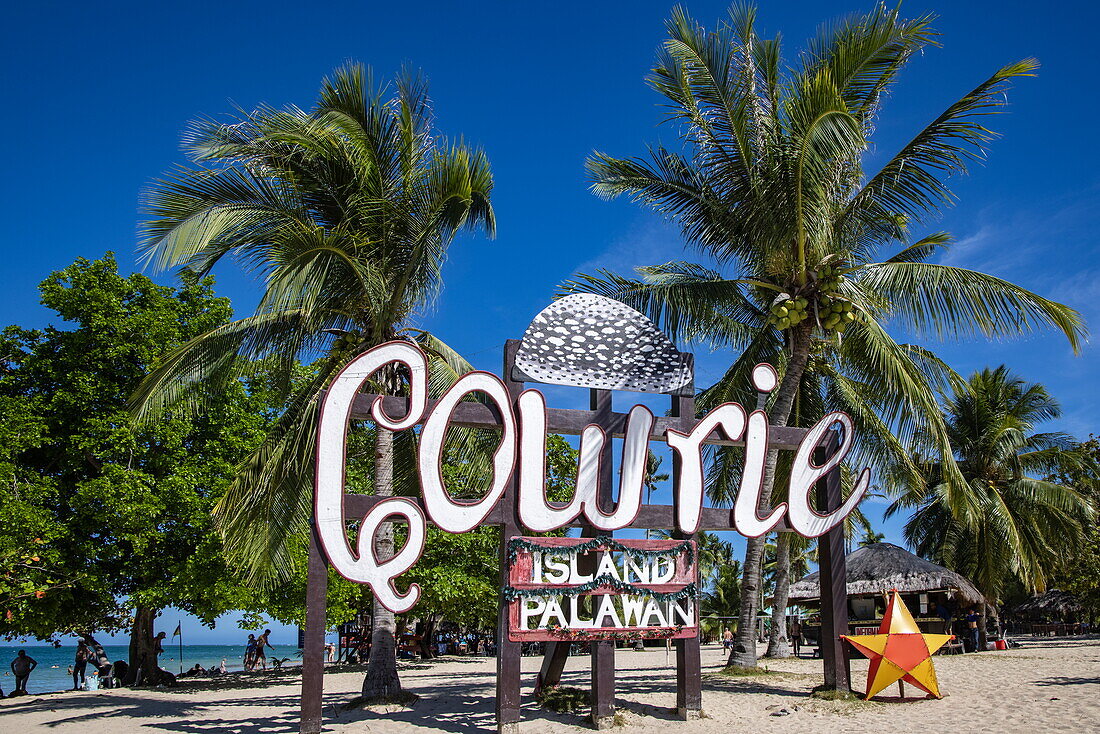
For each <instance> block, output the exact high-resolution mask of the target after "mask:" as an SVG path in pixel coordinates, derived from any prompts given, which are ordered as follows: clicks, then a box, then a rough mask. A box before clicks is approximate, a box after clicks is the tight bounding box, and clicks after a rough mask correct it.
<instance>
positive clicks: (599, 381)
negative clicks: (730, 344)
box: [515, 293, 692, 393]
mask: <svg viewBox="0 0 1100 734" xmlns="http://www.w3.org/2000/svg"><path fill="white" fill-rule="evenodd" d="M516 372H517V374H516V375H515V377H516V379H517V380H522V381H524V382H542V383H547V384H551V385H568V386H570V387H587V388H595V389H601V390H626V391H630V392H651V393H675V392H677V391H679V390H680V389H681V388H683V387H684V386H685V385H687V384H688V383H690V382H691V379H692V375H691V368H690V366H689V364H688V363H687V361H686V359H685V357H684V355H682V354H681V353H680V351H679V350H677V349H676V347H675V346H674V345H673V343H672V342H671V341H670V340H669V338H668V337H667V336H665V335H664V333H663V332H662V331H661V330H660V329H658V328H657V325H656V324H654V323H653V322H652V321H650V320H649V319H648V318H647V317H646V316H644V315H643V314H640V313H638V312H637V311H635V310H634V309H632V308H630V307H629V306H627V305H626V304H624V303H620V302H619V301H616V300H614V299H611V298H607V297H606V296H599V295H595V294H591V293H578V294H574V295H570V296H566V297H565V298H561V299H559V300H557V301H554V303H552V304H550V305H549V306H547V307H546V308H544V309H543V310H542V311H540V312H539V314H538V315H537V316H535V319H534V321H532V322H531V325H530V326H528V327H527V331H526V332H525V333H524V335H523V340H522V341H521V342H520V347H519V352H518V353H517V354H516Z"/></svg>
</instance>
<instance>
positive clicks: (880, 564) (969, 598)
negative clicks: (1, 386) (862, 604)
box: [789, 543, 983, 604]
mask: <svg viewBox="0 0 1100 734" xmlns="http://www.w3.org/2000/svg"><path fill="white" fill-rule="evenodd" d="M846 565H847V572H846V573H845V575H844V579H845V586H846V589H847V593H848V596H849V597H859V596H876V597H881V596H883V595H884V594H887V593H890V592H892V591H895V590H896V591H900V592H901V593H903V594H912V593H917V592H934V591H946V592H950V593H951V595H952V596H953V597H954V598H955V599H956V600H957V601H959V602H961V603H963V604H980V603H981V602H982V600H983V597H982V594H981V592H980V591H978V589H977V588H975V586H974V584H972V583H970V582H969V581H968V580H967V579H966V578H965V577H963V576H962V575H961V574H958V573H955V572H954V571H952V570H950V569H948V568H944V567H943V566H937V565H936V564H935V563H932V562H931V561H926V560H925V559H923V558H921V557H920V556H917V555H914V554H912V553H910V552H909V551H907V550H905V549H904V548H899V547H898V546H896V545H894V544H893V543H873V544H871V545H868V546H864V547H863V548H860V549H859V550H856V551H854V552H852V553H849V554H848V555H847V556H846ZM820 595H821V589H820V582H819V574H818V572H816V571H815V572H814V573H811V574H809V575H808V576H805V577H803V578H802V579H801V580H799V581H798V582H797V583H795V584H793V585H792V586H791V591H790V597H789V598H790V602H791V603H792V604H805V603H807V602H811V603H814V602H816V601H817V599H819V598H820Z"/></svg>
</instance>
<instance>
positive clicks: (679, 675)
mask: <svg viewBox="0 0 1100 734" xmlns="http://www.w3.org/2000/svg"><path fill="white" fill-rule="evenodd" d="M684 359H685V360H686V361H687V364H688V369H689V370H690V374H692V375H694V374H695V365H694V355H691V354H685V355H684ZM672 417H674V418H680V419H681V420H682V423H683V426H684V428H681V429H680V430H682V431H683V432H685V433H687V432H688V431H690V430H691V429H690V426H691V425H693V424H694V423H695V380H694V378H693V379H692V381H691V382H689V383H688V384H687V385H685V386H684V388H683V389H682V390H681V391H680V394H678V395H673V396H672ZM681 463H682V462H681V459H680V454H679V452H676V451H673V452H672V496H673V503H674V506H675V503H677V502H679V498H680V464H681ZM674 512H675V510H674ZM673 537H675V538H680V539H683V540H687V539H691V538H694V537H695V534H694V533H681V532H679V531H677V532H674V533H673ZM696 603H698V600H696ZM696 613H697V614H698V610H696ZM666 649H667V648H666ZM666 654H667V653H666ZM701 657H702V653H701V650H700V646H699V637H698V635H697V636H695V637H689V638H687V639H683V640H676V714H677V715H678V716H679V717H680V718H681V719H683V720H684V721H690V720H692V719H699V718H701V717H702V715H703V690H702V660H701Z"/></svg>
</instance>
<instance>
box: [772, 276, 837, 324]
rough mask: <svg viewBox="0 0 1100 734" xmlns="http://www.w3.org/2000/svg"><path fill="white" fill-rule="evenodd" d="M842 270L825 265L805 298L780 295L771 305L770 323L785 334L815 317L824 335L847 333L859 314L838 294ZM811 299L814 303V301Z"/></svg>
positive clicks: (786, 294) (787, 294)
mask: <svg viewBox="0 0 1100 734" xmlns="http://www.w3.org/2000/svg"><path fill="white" fill-rule="evenodd" d="M840 279H841V270H840V268H839V267H835V266H833V265H823V266H821V267H820V268H819V269H818V270H817V273H816V278H815V281H814V283H813V285H812V286H811V288H812V292H808V293H807V295H808V296H810V298H807V297H805V296H802V295H797V294H795V295H792V294H790V293H780V294H779V295H778V296H776V298H775V300H774V301H772V304H771V308H770V313H769V314H768V323H769V324H771V325H772V326H774V327H775V328H777V329H779V330H780V331H783V330H785V329H789V328H791V327H792V326H796V325H797V324H799V323H801V322H802V321H805V320H806V319H808V318H810V317H811V316H814V315H816V317H817V324H818V325H819V326H820V327H821V329H823V330H824V331H835V332H838V333H844V330H845V329H847V328H848V325H849V324H850V323H852V322H853V321H855V320H856V319H857V318H858V317H859V314H858V312H857V311H856V309H855V305H854V304H853V303H852V302H851V301H849V300H848V299H847V298H844V297H843V296H841V295H840V294H839V289H840ZM811 299H812V301H811Z"/></svg>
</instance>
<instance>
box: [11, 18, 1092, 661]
mask: <svg viewBox="0 0 1100 734" xmlns="http://www.w3.org/2000/svg"><path fill="white" fill-rule="evenodd" d="M671 5H672V3H671V2H668V1H667V0H666V1H664V2H646V1H639V0H632V1H630V2H599V3H593V2H586V3H575V2H562V3H540V4H535V3H509V2H492V1H489V0H486V1H485V2H480V3H453V2H420V3H390V2H386V3H382V2H362V1H361V2H341V3H326V2H316V3H308V4H307V3H293V4H288V3H272V2H267V3H255V2H237V3H224V2H219V3H203V2H190V3H187V4H174V5H170V4H167V3H111V4H99V5H97V4H76V3H65V2H39V3H21V4H18V5H15V6H13V7H11V8H8V9H7V11H6V21H7V22H6V23H5V24H4V26H3V28H2V29H0V40H2V43H0V57H2V60H3V68H4V70H5V73H4V83H3V92H4V98H5V99H6V100H7V109H6V114H5V115H3V117H2V118H0V132H2V136H0V140H2V141H3V142H2V143H0V145H2V146H3V153H4V162H5V164H6V166H7V169H8V171H9V174H8V175H7V176H4V177H3V178H2V180H0V202H2V204H0V206H2V207H3V212H4V219H5V221H6V222H8V224H7V225H6V227H5V230H4V234H3V239H2V243H3V244H2V246H3V248H4V255H5V257H3V258H2V259H0V268H2V271H0V272H2V278H3V283H4V285H5V288H4V292H3V299H4V300H3V312H2V318H0V321H3V323H5V324H7V323H17V324H21V325H24V326H40V325H43V324H45V323H46V322H47V320H48V318H49V313H48V312H47V311H46V310H45V309H44V308H42V307H41V306H40V305H39V304H38V294H37V290H36V286H37V283H38V282H39V281H40V280H42V279H43V278H44V277H45V276H46V274H47V273H48V272H50V271H51V270H55V269H58V268H61V267H64V266H65V265H67V264H69V263H70V262H72V260H73V259H74V258H76V257H78V256H84V257H89V258H94V257H98V256H101V255H102V254H103V253H104V251H106V250H114V251H116V252H117V253H118V257H119V260H120V262H121V263H122V265H123V267H124V268H134V269H136V268H137V267H138V265H137V263H136V262H135V259H134V245H135V229H136V223H137V221H138V219H139V217H140V209H139V195H140V192H141V191H142V189H143V188H144V187H146V186H147V185H148V184H149V182H150V181H151V180H152V179H153V178H155V177H156V176H157V175H158V174H160V173H161V172H163V171H165V170H167V169H168V168H169V167H170V166H172V165H174V164H176V163H178V162H181V161H182V156H181V154H180V152H179V138H180V133H181V132H182V131H183V129H184V127H185V125H186V124H187V122H188V121H189V120H192V119H194V118H196V117H198V116H203V115H220V114H225V113H229V112H232V111H233V109H234V107H235V106H238V105H239V106H240V107H243V108H245V109H249V108H252V107H254V106H255V105H257V104H259V103H269V104H274V105H282V104H286V103H295V104H298V105H301V106H308V105H309V104H310V103H311V102H312V101H313V97H314V94H315V91H316V88H317V85H318V82H319V80H320V79H321V77H322V76H324V75H325V74H326V73H328V72H330V71H331V70H332V69H333V68H334V67H336V66H338V65H340V64H341V63H343V62H344V61H346V60H348V59H353V60H358V61H362V62H364V63H367V64H370V65H372V66H373V67H374V69H375V70H376V72H377V74H378V75H379V76H380V77H387V76H390V75H392V73H393V72H394V71H395V70H397V69H398V68H399V67H400V65H401V64H402V63H405V62H411V63H412V64H413V65H415V66H419V67H420V68H422V69H423V70H424V71H425V72H426V74H427V75H428V76H429V78H430V80H431V84H432V96H433V99H434V102H435V107H436V111H437V116H438V122H439V127H440V129H441V130H442V131H443V132H445V133H446V134H448V135H454V136H457V135H460V134H461V135H464V136H465V137H466V138H467V139H468V140H470V141H473V142H475V143H478V144H480V145H482V146H483V147H484V148H485V149H486V151H487V153H488V155H489V158H490V160H491V161H492V165H493V169H494V173H495V176H496V190H495V193H494V205H495V207H496V212H497V217H498V222H499V236H498V237H497V238H496V239H495V240H493V241H489V240H485V239H483V238H478V237H472V236H468V237H463V238H462V239H460V240H459V241H457V242H456V243H455V245H454V246H453V248H452V251H451V259H450V261H449V263H448V264H447V268H446V288H445V290H444V292H443V294H442V296H441V298H440V299H439V302H438V304H437V305H436V309H435V310H434V312H432V313H430V314H427V315H425V317H424V319H423V323H424V324H425V326H427V327H428V328H430V329H432V330H433V331H435V332H436V333H437V334H439V335H440V336H441V337H442V338H444V339H445V340H447V341H449V342H450V343H451V344H452V345H453V346H455V347H457V348H458V349H459V350H460V351H462V352H463V353H464V354H466V355H468V356H469V357H470V358H471V360H472V361H473V362H474V363H475V364H476V365H477V366H478V367H480V368H484V369H491V370H497V369H499V365H500V347H501V344H502V343H503V341H504V340H505V339H507V338H512V337H519V336H520V335H521V334H522V333H523V330H524V328H525V327H526V325H527V323H528V322H529V321H530V319H531V317H532V316H533V315H534V314H535V313H536V312H537V311H538V310H539V309H541V308H542V307H543V306H545V305H546V304H547V303H548V302H549V300H550V298H551V296H552V294H553V292H554V290H555V287H556V286H557V285H558V284H559V283H560V282H561V281H562V280H564V279H566V278H567V277H569V276H570V275H571V274H572V273H574V272H578V271H582V272H583V271H591V270H593V269H594V268H596V267H609V268H612V269H616V270H620V271H624V270H626V269H628V268H630V267H632V266H634V265H640V264H649V263H658V262H663V261H666V260H669V259H674V258H679V257H682V256H683V247H682V243H681V240H680V238H679V236H678V234H677V232H676V230H675V229H674V228H671V227H669V226H667V225H665V224H664V223H662V222H661V221H660V220H658V219H656V218H655V217H654V216H652V215H651V214H649V213H647V212H646V211H644V210H642V209H640V208H638V207H636V206H634V205H631V204H630V203H629V202H626V201H615V202H605V201H601V200H599V199H597V198H596V197H594V196H593V195H591V193H589V191H588V190H587V182H586V180H585V176H584V169H583V163H584V159H585V157H586V156H587V155H588V154H589V153H590V152H591V151H592V150H593V149H599V150H603V151H606V152H609V153H612V154H616V155H624V156H628V155H637V154H640V153H641V152H642V149H643V144H645V143H647V142H651V141H657V140H663V141H665V142H668V143H672V142H674V136H675V133H674V131H673V130H671V129H670V128H668V127H658V124H657V123H658V121H659V119H660V117H661V113H660V110H659V109H658V104H659V99H658V98H657V96H656V95H655V94H654V93H653V92H651V91H650V90H649V89H648V88H647V87H646V86H645V84H644V83H643V77H644V75H645V74H646V72H647V71H648V70H649V68H650V66H651V64H652V61H653V57H654V51H655V49H656V48H657V47H658V45H659V44H660V42H661V40H662V38H663V25H662V24H663V21H664V19H665V18H666V17H667V16H668V11H669V8H670V7H671ZM687 6H688V7H689V8H690V10H691V12H692V13H693V14H694V15H695V16H696V17H697V18H698V19H700V20H701V21H703V22H705V23H707V24H713V23H714V21H715V20H717V19H718V18H720V17H722V16H723V15H724V13H725V11H726V8H727V7H728V6H727V5H726V4H725V3H723V2H702V1H696V2H690V3H687ZM869 7H870V3H868V2H855V1H852V2H782V3H778V2H765V3H762V7H761V10H760V27H761V29H762V30H763V31H764V32H766V33H773V32H776V31H778V32H781V33H782V34H783V36H784V38H785V40H786V44H787V46H786V47H787V54H788V57H790V56H791V55H792V54H793V52H794V51H795V50H796V49H797V48H798V47H799V45H800V44H801V42H802V39H804V38H806V37H808V36H810V35H811V34H812V33H813V32H814V30H815V28H816V26H817V25H818V24H819V23H820V22H821V21H823V20H826V19H829V18H832V17H836V16H838V15H841V14H844V13H847V12H851V11H856V10H863V9H866V8H869ZM904 9H905V13H906V14H907V15H910V16H915V15H918V14H921V13H924V12H928V11H931V12H935V13H937V14H938V15H939V16H940V19H939V20H938V21H937V23H936V27H937V29H938V30H939V31H940V32H941V33H942V34H943V35H942V39H941V40H942V42H943V48H939V49H930V50H928V51H927V52H926V53H924V54H923V55H922V56H920V57H918V58H916V59H914V61H913V62H912V63H911V64H910V67H909V68H908V69H907V70H906V71H905V72H904V74H903V75H902V77H901V81H900V83H899V84H898V86H897V87H896V90H895V92H894V93H893V95H892V96H891V97H890V98H889V99H887V100H886V106H885V110H884V114H883V117H882V120H881V123H880V124H879V127H878V133H877V136H876V137H877V144H878V148H877V151H878V152H879V153H881V154H883V155H885V154H888V153H890V152H892V151H893V150H894V149H896V148H897V147H899V146H900V145H901V144H903V143H904V142H905V141H906V140H907V139H908V138H909V137H910V136H911V135H912V134H914V133H915V132H916V131H917V130H919V129H920V127H921V126H922V125H923V124H924V123H926V122H927V121H928V120H930V119H931V118H932V117H933V116H934V115H935V114H937V113H938V112H940V111H941V110H942V109H943V108H944V107H946V106H947V105H948V104H950V103H951V102H952V101H954V100H955V99H957V98H958V97H960V96H961V95H962V94H964V93H965V92H966V91H967V90H969V89H970V88H972V87H973V86H975V85H976V84H977V83H978V82H980V81H981V80H983V79H985V78H986V77H987V76H989V75H990V74H991V73H992V72H993V71H994V70H995V69H996V68H998V67H1000V66H1002V65H1004V64H1006V63H1009V62H1012V61H1015V60H1017V59H1020V58H1023V57H1026V56H1035V57H1038V58H1039V59H1040V61H1041V62H1042V64H1043V66H1042V69H1041V71H1040V74H1039V76H1038V77H1037V78H1035V79H1025V80H1021V81H1019V82H1018V83H1017V85H1016V88H1015V89H1014V90H1013V91H1012V92H1011V93H1010V95H1009V99H1010V101H1011V107H1010V113H1009V114H1007V115H1003V116H1000V117H998V118H996V119H994V120H993V121H992V122H993V127H995V129H997V130H998V131H1000V132H1002V133H1003V134H1004V137H1003V139H1001V140H999V141H997V142H996V143H995V144H993V146H992V151H991V155H990V157H989V160H988V162H987V163H985V164H984V165H981V166H976V167H975V168H974V169H973V171H972V175H971V176H970V177H968V178H960V179H956V180H955V181H954V182H953V188H954V190H955V191H956V193H957V194H958V195H959V198H960V202H959V204H958V206H957V207H955V208H954V209H952V210H950V211H949V212H947V214H946V215H945V217H944V218H943V221H942V222H941V223H940V224H939V225H938V226H935V227H934V228H935V229H940V228H943V229H947V230H949V231H951V232H953V233H954V234H955V236H956V237H957V239H958V244H957V245H956V246H955V248H954V249H953V250H952V252H951V253H950V254H948V255H947V256H946V257H947V260H948V261H950V262H951V263H952V264H956V265H960V266H964V267H973V268H980V269H983V270H986V271H988V272H992V273H994V274H996V275H1000V276H1003V277H1006V278H1009V279H1012V280H1014V281H1015V282H1017V283H1020V284H1022V285H1024V286H1026V287H1028V288H1031V289H1034V290H1036V291H1038V292H1040V293H1042V294H1044V295H1047V296H1050V297H1054V298H1056V299H1059V300H1061V301H1063V302H1066V303H1068V304H1070V305H1072V306H1074V307H1076V308H1078V309H1080V310H1081V311H1082V312H1083V313H1084V315H1085V316H1086V318H1087V319H1088V320H1089V322H1090V324H1092V325H1093V328H1094V329H1096V328H1097V327H1096V324H1097V323H1100V306H1098V304H1100V278H1098V277H1097V276H1098V275H1100V258H1098V257H1097V255H1098V248H1100V245H1098V243H1097V237H1096V235H1095V234H1094V233H1095V231H1096V227H1097V224H1098V223H1100V213H1098V212H1097V207H1096V204H1095V202H1096V200H1097V193H1098V188H1100V176H1098V174H1097V172H1096V171H1097V167H1096V162H1097V155H1096V153H1095V150H1094V147H1093V141H1092V140H1091V137H1090V134H1089V133H1088V130H1090V129H1093V127H1094V125H1093V124H1092V123H1089V122H1088V120H1090V119H1092V120H1095V119H1096V118H1097V111H1098V110H1097V99H1096V96H1095V82H1094V81H1092V82H1090V81H1089V80H1090V79H1094V76H1093V70H1094V68H1095V62H1094V59H1093V58H1092V49H1093V48H1094V46H1095V39H1094V38H1093V33H1094V29H1095V28H1096V27H1097V23H1096V21H1097V20H1098V19H1100V18H1098V15H1100V12H1098V11H1097V10H1096V9H1095V6H1093V5H1091V4H1087V3H1084V2H1062V3H1047V4H1042V5H1036V4H1034V3H1024V2H1018V1H1016V0H1013V1H1010V2H1005V1H999V2H992V1H983V2H952V3H947V2H939V3H929V2H909V3H906V5H905V6H904ZM930 229H931V228H930ZM217 275H218V278H219V291H220V292H221V293H223V294H225V295H229V296H231V297H232V298H233V300H234V303H235V305H236V307H237V309H238V311H239V312H242V313H243V312H246V311H247V310H248V309H249V308H250V307H251V306H252V305H253V304H254V302H255V298H256V294H257V286H256V284H255V283H253V282H251V281H249V280H247V279H246V278H244V277H242V276H241V275H239V274H238V273H236V272H235V271H233V270H232V269H229V268H226V269H223V270H221V271H220V272H218V273H217ZM165 279H166V282H167V280H168V278H167V276H166V277H165ZM938 349H939V352H940V354H941V355H943V356H944V357H945V358H946V359H947V360H948V362H949V363H950V364H952V366H954V367H955V368H956V369H957V370H959V371H960V372H963V373H968V372H970V371H972V370H974V369H977V368H980V367H983V366H985V365H996V364H1000V363H1002V362H1004V363H1008V364H1009V365H1011V366H1012V367H1013V368H1014V369H1015V370H1017V371H1018V372H1019V373H1020V374H1021V375H1022V376H1024V377H1025V378H1027V379H1030V380H1037V381H1041V382H1043V383H1045V384H1046V385H1047V386H1048V387H1049V388H1050V389H1051V391H1052V392H1053V393H1054V394H1055V395H1056V396H1057V397H1058V398H1059V399H1061V401H1062V402H1063V405H1064V407H1065V412H1066V415H1065V418H1064V419H1063V420H1061V421H1059V422H1058V424H1057V427H1058V428H1061V429H1063V430H1067V431H1070V432H1071V433H1074V434H1076V435H1078V436H1081V437H1084V436H1086V435H1087V434H1088V433H1089V432H1090V431H1093V430H1096V429H1095V427H1094V426H1095V425H1096V421H1095V419H1094V418H1093V416H1094V415H1095V413H1096V410H1097V408H1098V403H1100V399H1098V396H1097V391H1096V389H1095V388H1094V386H1093V380H1092V376H1093V375H1094V374H1095V373H1096V370H1097V367H1098V366H1100V365H1098V362H1100V360H1098V355H1097V352H1096V349H1095V348H1094V347H1092V346H1088V347H1086V348H1085V350H1084V353H1083V354H1082V355H1081V356H1079V357H1074V356H1072V355H1071V353H1070V350H1069V349H1068V347H1067V346H1066V345H1065V343H1064V340H1060V339H1058V338H1055V337H1053V336H1042V335H1040V336H1035V337H1032V338H1029V339H1026V340H1022V341H1013V342H1004V343H993V344H989V343H966V344H949V345H944V346H941V347H938ZM731 357H732V355H728V354H713V355H709V354H708V355H704V354H700V358H699V364H700V369H699V375H698V382H699V383H700V384H705V383H707V382H708V381H709V380H712V379H714V378H715V377H717V376H718V375H719V374H720V371H721V368H722V366H723V364H724V363H727V362H728V360H729V359H731ZM562 399H563V400H565V399H568V398H567V397H563V398H562ZM621 403H622V404H626V400H625V399H623V400H622V401H621ZM627 407H628V404H627ZM867 510H868V511H869V512H870V514H871V515H872V517H873V518H874V519H875V520H876V521H877V520H878V514H879V513H878V511H877V510H876V508H875V507H874V506H869V507H867ZM885 529H886V531H887V533H888V535H889V536H890V537H891V539H897V538H898V528H897V525H896V523H890V524H888V525H886V526H885ZM171 618H172V619H174V617H171ZM172 626H173V627H174V624H173V625H172ZM223 626H224V625H220V626H219V634H218V639H216V638H215V637H213V636H211V635H212V634H213V633H210V634H207V635H205V636H204V637H203V638H202V640H201V641H207V642H217V641H221V640H220V637H221V630H222V629H223ZM185 628H186V625H185ZM231 629H232V628H231V626H230V630H231ZM232 637H233V639H235V637H236V634H235V632H233V634H232ZM191 639H192V640H195V641H200V640H198V639H196V638H195V636H194V635H192V637H191Z"/></svg>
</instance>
